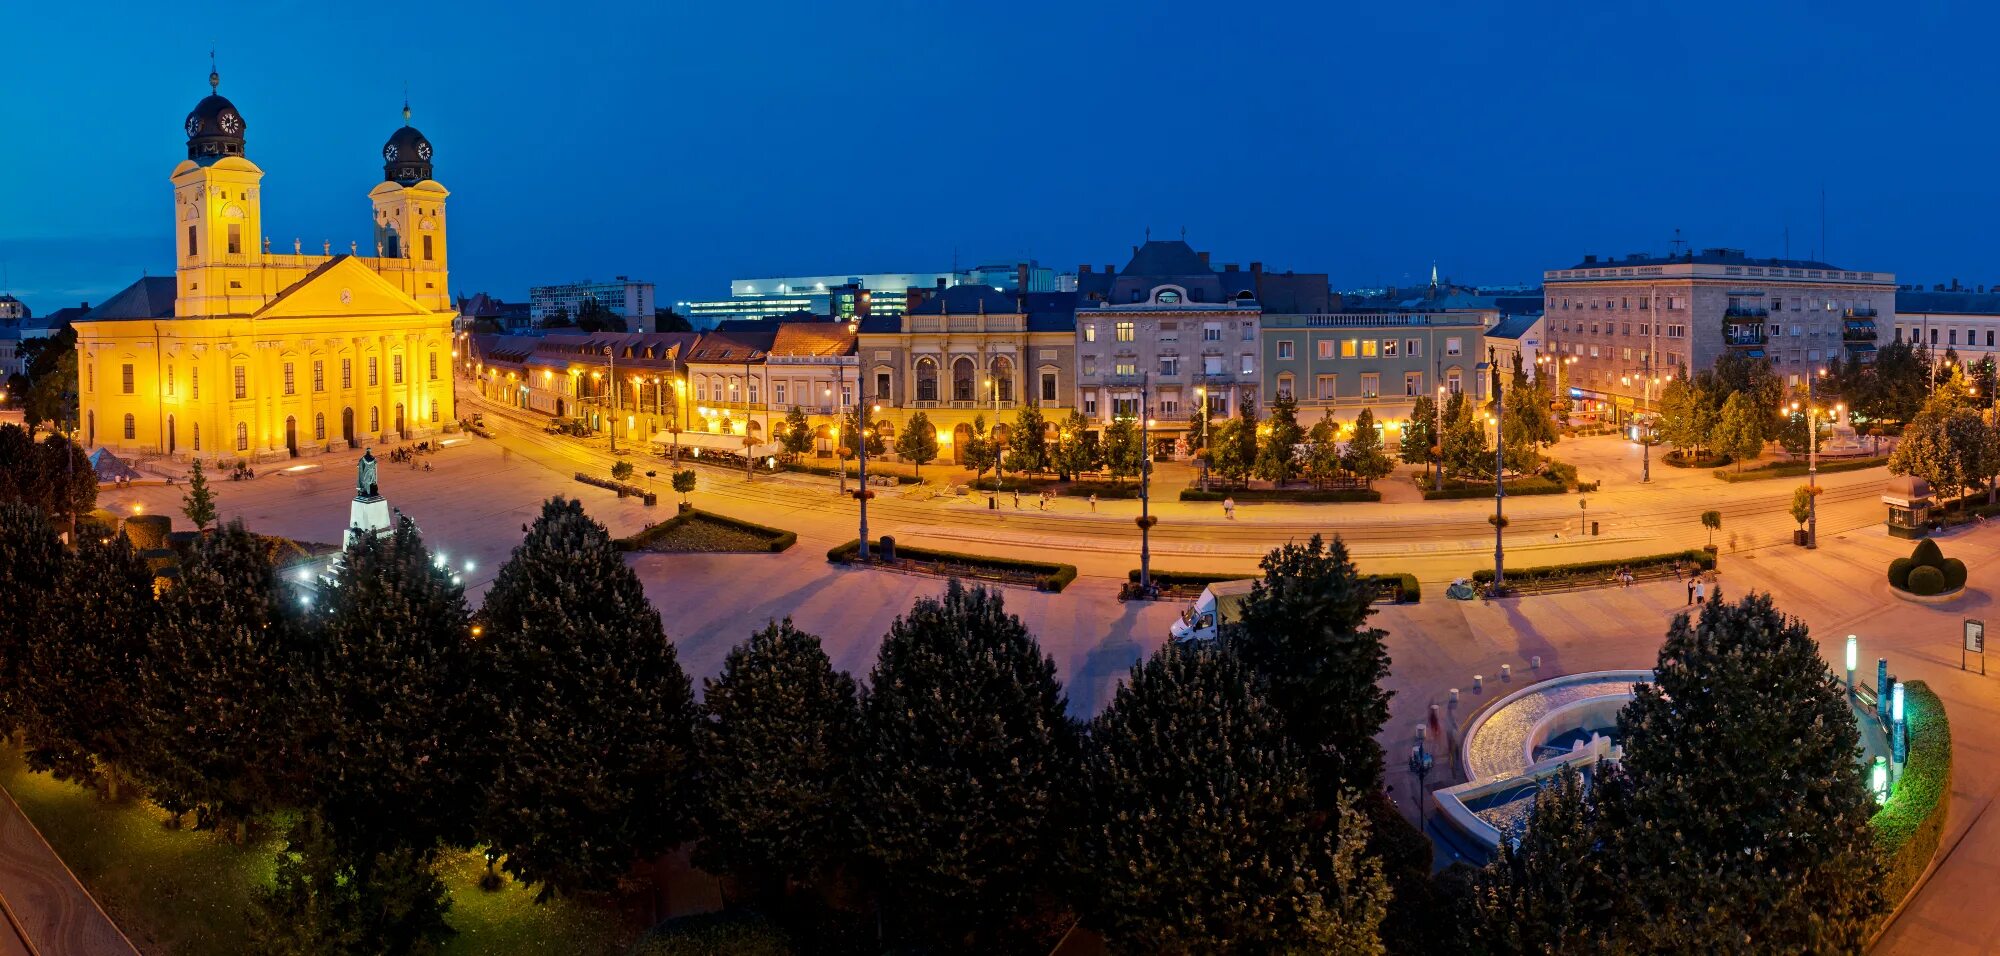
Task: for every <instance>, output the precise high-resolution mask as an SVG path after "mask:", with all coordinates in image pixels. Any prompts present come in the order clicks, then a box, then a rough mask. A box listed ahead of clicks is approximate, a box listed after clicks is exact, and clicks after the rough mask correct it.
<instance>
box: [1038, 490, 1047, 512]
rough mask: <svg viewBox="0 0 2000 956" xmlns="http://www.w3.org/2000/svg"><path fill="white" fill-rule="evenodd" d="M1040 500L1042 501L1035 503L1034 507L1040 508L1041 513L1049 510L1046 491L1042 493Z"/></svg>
mask: <svg viewBox="0 0 2000 956" xmlns="http://www.w3.org/2000/svg"><path fill="white" fill-rule="evenodd" d="M1041 498H1042V500H1041V501H1039V502H1037V503H1036V505H1035V507H1037V508H1040V509H1042V510H1043V511H1047V510H1049V493H1048V492H1046V491H1044V492H1042V495H1041Z"/></svg>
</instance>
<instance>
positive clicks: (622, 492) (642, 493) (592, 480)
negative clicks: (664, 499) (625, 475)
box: [576, 471, 660, 508]
mask: <svg viewBox="0 0 2000 956" xmlns="http://www.w3.org/2000/svg"><path fill="white" fill-rule="evenodd" d="M576 480H578V481H581V482H583V483H584V484H586V485H594V486H596V487H599V488H603V489H604V490H606V491H615V492H618V497H620V498H623V497H625V496H626V495H631V496H632V497H634V498H638V499H639V500H641V501H644V502H645V503H646V507H648V508H651V507H652V506H653V505H655V504H657V503H658V502H659V500H660V496H659V495H657V494H655V493H653V492H650V491H647V490H646V489H644V488H641V487H639V486H638V485H628V484H625V483H624V482H622V481H613V480H611V479H609V478H599V477H597V476H596V475H586V474H584V473H583V472H580V471H579V472H577V473H576Z"/></svg>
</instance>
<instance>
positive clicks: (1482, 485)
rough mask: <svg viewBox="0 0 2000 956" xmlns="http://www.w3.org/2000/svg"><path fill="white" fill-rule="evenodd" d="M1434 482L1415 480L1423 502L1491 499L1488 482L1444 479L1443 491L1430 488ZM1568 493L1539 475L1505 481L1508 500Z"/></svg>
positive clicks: (1554, 482)
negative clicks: (1523, 496)
mask: <svg viewBox="0 0 2000 956" xmlns="http://www.w3.org/2000/svg"><path fill="white" fill-rule="evenodd" d="M1435 480H1436V479H1432V481H1425V480H1424V479H1422V478H1418V479H1416V485H1417V490H1419V491H1421V492H1423V494H1424V500H1425V501H1457V500H1464V499H1471V498H1491V497H1493V483H1492V482H1490V481H1462V480H1460V479H1457V478H1447V479H1445V483H1444V490H1443V491H1438V490H1436V489H1435V488H1433V487H1432V485H1433V483H1434V482H1435ZM1568 493H1569V489H1568V488H1566V487H1564V486H1563V484H1562V482H1559V481H1551V480H1549V479H1547V478H1544V477H1542V476H1541V475H1523V476H1521V477H1518V478H1509V479H1507V497H1509V498H1513V497H1516V496H1521V495H1561V494H1568Z"/></svg>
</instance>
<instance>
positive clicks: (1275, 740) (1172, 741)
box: [1077, 644, 1388, 953]
mask: <svg viewBox="0 0 2000 956" xmlns="http://www.w3.org/2000/svg"><path fill="white" fill-rule="evenodd" d="M1082 779H1083V790H1084V797H1083V802H1084V804H1085V810H1084V812H1083V820H1082V826H1081V828H1080V835H1079V838H1078V841H1077V863H1078V865H1079V867H1080V868H1081V870H1082V871H1083V877H1084V883H1085V885H1086V886H1087V887H1088V890H1087V894H1088V896H1089V898H1090V901H1091V904H1090V910H1091V913H1092V916H1091V921H1092V924H1093V925H1095V926H1098V927H1100V928H1102V929H1103V930H1104V932H1105V935H1106V936H1107V937H1108V939H1109V942H1110V943H1111V945H1112V946H1113V948H1114V950H1115V951H1119V952H1146V953H1197V952H1223V951H1271V952H1286V951H1298V950H1301V949H1311V950H1312V951H1316V952H1345V953H1353V952H1370V951H1380V947H1381V943H1380V941H1379V938H1378V927H1379V925H1380V922H1381V919H1382V915H1383V913H1384V912H1385V906H1386V903H1387V896H1388V886H1387V883H1386V882H1385V881H1384V878H1383V875H1382V864H1381V861H1379V860H1377V859H1374V858H1372V857H1367V856H1365V855H1361V850H1362V847H1363V846H1364V845H1365V844H1366V842H1367V840H1366V837H1365V835H1363V833H1365V830H1364V831H1363V833H1356V832H1353V831H1350V832H1348V833H1345V834H1341V835H1340V837H1339V839H1338V840H1336V839H1335V834H1333V833H1329V832H1327V831H1326V830H1324V829H1321V828H1320V825H1319V824H1318V822H1317V821H1318V820H1320V819H1322V818H1323V815H1322V814H1320V813H1318V812H1316V810H1317V808H1316V805H1315V803H1314V791H1313V786H1312V782H1311V780H1310V779H1309V777H1308V774H1307V771H1306V763H1305V760H1304V759H1303V757H1302V756H1301V755H1300V753H1299V751H1298V749H1297V748H1296V747H1295V746H1294V745H1293V744H1292V743H1291V741H1289V740H1288V739H1287V738H1286V736H1285V728H1284V726H1283V723H1282V718H1281V717H1280V715H1279V714H1278V712H1277V710H1276V709H1275V708H1273V707H1272V706H1271V705H1270V704H1268V703H1266V702H1265V700H1264V699H1263V696H1262V695H1261V694H1260V693H1259V692H1258V691H1257V690H1256V688H1255V687H1254V677H1253V676H1252V675H1251V674H1250V673H1249V671H1248V670H1246V669H1245V668H1244V667H1243V666H1242V664H1241V663H1240V662H1239V661H1238V660H1237V659H1236V657H1235V655H1234V654H1232V653H1230V652H1229V651H1227V650H1224V649H1220V648H1215V647H1202V648H1189V647H1183V646H1178V645H1173V644H1169V645H1167V646H1166V647H1164V648H1162V649H1161V650H1159V651H1158V652H1156V653H1154V655H1153V656H1152V657H1151V658H1150V659H1148V660H1146V661H1144V662H1141V663H1139V664H1137V665H1134V666H1133V668H1132V672H1131V677H1130V678H1129V679H1128V680H1127V681H1126V682H1125V683H1123V684H1121V685H1119V687H1118V690H1117V692H1116V694H1115V695H1114V696H1113V698H1112V701H1111V705H1110V706H1109V707H1107V708H1106V709H1105V711H1104V712H1103V713H1102V714H1100V715H1099V716H1098V717H1097V719H1096V721H1094V722H1093V724H1092V728H1091V735H1090V744H1089V747H1088V750H1087V756H1086V758H1085V772H1084V775H1083V778H1082ZM1337 812H1338V814H1339V815H1338V817H1337V818H1338V819H1342V820H1352V821H1356V822H1358V821H1360V820H1361V819H1362V815H1361V814H1360V813H1359V812H1356V811H1354V810H1353V808H1352V805H1351V804H1342V805H1340V806H1339V807H1338V808H1337ZM1364 826H1365V824H1364ZM1343 853H1344V854H1346V858H1345V866H1340V865H1336V860H1337V859H1339V858H1340V857H1341V855H1342V854H1343Z"/></svg>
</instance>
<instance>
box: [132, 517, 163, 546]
mask: <svg viewBox="0 0 2000 956" xmlns="http://www.w3.org/2000/svg"><path fill="white" fill-rule="evenodd" d="M173 525H174V522H173V519H172V518H169V517H167V516H166V515H133V516H132V517H130V518H126V519H125V537H127V538H129V539H131V541H132V547H134V548H136V549H138V550H140V551H153V550H157V549H159V548H164V547H166V546H167V532H169V531H172V530H173Z"/></svg>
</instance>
